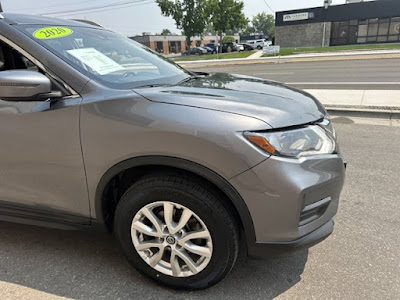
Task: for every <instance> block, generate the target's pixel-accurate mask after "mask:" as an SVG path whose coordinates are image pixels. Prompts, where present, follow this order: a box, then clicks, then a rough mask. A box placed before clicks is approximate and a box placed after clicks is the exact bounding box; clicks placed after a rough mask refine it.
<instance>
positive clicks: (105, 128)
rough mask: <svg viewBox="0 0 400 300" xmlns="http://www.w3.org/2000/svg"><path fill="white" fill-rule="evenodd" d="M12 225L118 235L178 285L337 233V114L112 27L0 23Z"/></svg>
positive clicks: (2, 189)
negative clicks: (188, 64) (204, 67)
mask: <svg viewBox="0 0 400 300" xmlns="http://www.w3.org/2000/svg"><path fill="white" fill-rule="evenodd" d="M0 99H1V100H0V140H1V147H0V220H3V221H12V222H23V223H30V224H36V225H44V226H50V227H55V228H103V229H106V230H107V231H109V232H112V233H113V234H114V235H115V236H116V238H117V239H118V241H119V243H120V245H121V249H122V251H123V253H124V254H125V256H126V257H127V259H128V260H129V262H130V263H131V264H132V265H133V266H134V267H135V268H137V269H138V270H140V271H141V272H142V273H144V274H146V275H147V276H149V277H151V278H153V279H154V280H156V281H158V282H160V283H164V284H166V285H169V286H172V287H180V288H192V289H200V288H206V287H209V286H211V285H213V284H215V283H217V282H218V281H219V280H221V279H222V278H223V277H225V276H226V275H227V274H228V273H229V271H230V270H231V269H232V267H233V265H234V264H235V261H236V258H237V255H238V251H239V246H240V245H243V249H246V251H247V253H248V255H249V256H250V257H256V258H257V257H258V258H260V257H266V256H270V255H275V254H281V253H286V252H288V251H289V252H290V251H293V250H296V249H301V248H304V247H310V246H312V245H314V244H316V243H317V242H319V241H321V240H323V239H324V238H326V237H327V236H328V235H329V234H330V233H331V232H332V230H333V221H332V218H333V217H334V215H335V214H336V212H337V209H338V201H339V195H340V192H341V190H342V186H343V182H344V174H345V164H344V161H343V159H342V156H341V154H340V152H339V147H338V145H337V142H336V134H335V131H334V129H333V127H332V125H331V123H330V120H329V116H328V114H327V113H326V110H325V109H324V107H323V106H322V105H321V104H320V103H319V102H318V101H317V100H316V99H315V98H313V97H312V96H310V95H309V94H307V93H305V92H303V91H300V90H297V89H294V88H292V87H289V86H286V85H283V84H280V83H277V82H272V81H266V80H262V79H258V78H253V77H245V76H238V75H228V74H206V73H193V72H189V71H187V70H185V69H183V68H181V67H180V66H178V65H175V64H174V63H172V62H171V61H168V60H166V59H165V58H164V57H162V56H160V55H158V54H157V53H155V52H153V51H151V50H150V49H148V48H146V47H144V46H142V45H140V44H137V43H136V42H134V41H132V40H130V39H128V38H125V37H123V36H120V35H118V34H115V33H113V32H110V31H108V30H106V29H103V28H99V27H96V26H91V25H89V24H83V23H79V22H74V21H68V20H59V19H51V18H43V17H35V16H27V15H17V14H3V15H1V16H0Z"/></svg>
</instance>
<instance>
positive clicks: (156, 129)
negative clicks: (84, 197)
mask: <svg viewBox="0 0 400 300" xmlns="http://www.w3.org/2000/svg"><path fill="white" fill-rule="evenodd" d="M102 92H103V93H102ZM102 92H99V91H96V89H93V93H91V92H88V93H87V94H86V96H84V101H83V104H82V107H81V138H82V150H83V155H84V159H85V166H86V173H87V179H88V186H89V196H90V199H91V201H92V205H91V211H92V216H94V217H95V218H96V212H95V203H94V202H95V195H96V189H97V187H98V184H99V182H100V180H101V178H102V176H103V175H104V174H105V173H106V172H107V171H108V170H109V169H110V168H112V167H113V166H114V165H116V164H118V163H120V162H123V161H125V160H128V159H132V158H137V157H142V156H166V157H177V158H180V159H185V160H188V161H191V162H193V163H197V164H200V165H202V166H204V167H206V168H208V169H210V170H212V171H214V172H215V173H217V174H219V175H220V176H222V177H223V178H224V179H226V180H229V179H230V178H232V177H234V176H236V175H238V174H240V173H242V172H245V171H246V170H248V169H249V168H251V167H253V166H255V165H256V164H258V163H260V162H262V161H263V160H265V159H267V158H268V155H267V154H265V153H262V152H261V151H259V150H257V149H256V148H254V146H252V145H250V143H249V142H248V141H246V140H245V138H244V137H243V135H242V132H243V131H246V130H264V129H268V128H269V127H268V125H267V124H266V123H264V122H262V121H260V120H257V119H254V118H250V117H246V116H240V115H235V114H231V113H225V112H219V111H213V110H207V109H199V108H195V107H188V106H183V105H172V104H165V103H157V102H152V101H149V100H147V99H145V98H143V97H142V96H139V95H137V94H136V93H134V92H129V91H125V92H123V91H115V90H114V91H111V90H108V91H106V90H103V91H102ZM108 93H109V94H108ZM118 94H120V95H118ZM100 95H101V96H100ZM100 97H101V98H100ZM98 99H101V100H98Z"/></svg>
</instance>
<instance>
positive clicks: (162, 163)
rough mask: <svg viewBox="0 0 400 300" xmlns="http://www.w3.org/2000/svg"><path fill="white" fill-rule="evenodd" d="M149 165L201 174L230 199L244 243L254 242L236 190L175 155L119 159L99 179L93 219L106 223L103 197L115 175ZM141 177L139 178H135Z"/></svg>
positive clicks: (207, 171) (252, 229) (216, 175)
mask: <svg viewBox="0 0 400 300" xmlns="http://www.w3.org/2000/svg"><path fill="white" fill-rule="evenodd" d="M147 167H150V168H152V169H153V170H154V169H157V168H158V167H159V168H160V169H162V168H173V169H177V170H182V171H185V172H188V173H192V174H194V175H196V176H199V177H201V178H202V179H204V180H206V181H207V182H209V183H211V184H212V185H214V186H215V187H216V188H217V189H219V190H220V191H221V192H222V193H223V194H224V195H225V196H226V198H227V199H228V200H229V201H230V204H231V205H232V206H233V208H234V209H235V210H236V213H237V215H238V217H239V218H240V220H239V221H240V222H241V224H242V226H243V231H244V236H245V240H246V242H247V245H248V246H250V245H252V244H254V243H255V241H256V239H255V231H254V225H253V221H252V218H251V215H250V212H249V210H248V208H247V205H246V203H245V202H244V200H243V199H242V197H241V196H240V194H239V193H238V192H237V191H236V189H235V188H234V187H233V186H232V185H231V184H230V183H229V182H228V181H227V180H226V179H224V178H223V177H222V176H220V175H219V174H217V173H216V172H214V171H213V170H211V169H209V168H207V167H205V166H203V165H200V164H198V163H195V162H192V161H189V160H186V159H181V158H177V157H169V156H141V157H135V158H131V159H127V160H125V161H122V162H120V163H118V164H116V165H114V166H113V167H111V168H110V169H109V170H108V171H107V172H106V173H105V174H104V175H103V176H102V178H101V179H100V181H99V183H98V185H97V189H96V194H95V211H96V221H97V222H98V223H100V224H103V225H105V226H107V225H106V220H105V218H104V207H105V205H106V204H107V202H108V201H111V200H107V199H105V192H106V189H107V187H108V186H109V184H110V183H111V181H112V180H113V179H114V178H116V177H117V176H118V175H119V174H122V173H124V172H126V171H131V172H133V173H132V174H135V171H138V173H140V170H143V168H147ZM138 178H140V177H138Z"/></svg>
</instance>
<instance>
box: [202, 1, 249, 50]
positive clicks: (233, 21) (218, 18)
mask: <svg viewBox="0 0 400 300" xmlns="http://www.w3.org/2000/svg"><path fill="white" fill-rule="evenodd" d="M208 4H209V5H208V14H209V16H210V23H211V24H212V25H213V27H214V29H215V31H216V32H218V34H219V36H220V41H222V35H223V34H224V33H225V32H227V31H229V30H234V29H242V28H245V27H246V26H247V25H248V23H249V20H248V19H247V18H246V17H245V15H244V13H243V8H244V3H243V1H237V0H209V2H208ZM219 49H220V52H221V51H222V47H219Z"/></svg>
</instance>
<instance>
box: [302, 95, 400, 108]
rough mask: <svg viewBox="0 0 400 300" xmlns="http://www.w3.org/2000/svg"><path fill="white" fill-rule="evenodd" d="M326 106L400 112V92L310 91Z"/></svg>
mask: <svg viewBox="0 0 400 300" xmlns="http://www.w3.org/2000/svg"><path fill="white" fill-rule="evenodd" d="M305 91H306V92H308V93H310V94H311V95H313V96H314V97H315V98H317V99H318V100H319V101H321V102H322V104H324V105H330V106H338V107H343V106H351V107H359V108H374V109H391V110H399V112H400V90H332V89H328V90H326V89H324V90H319V89H308V90H305Z"/></svg>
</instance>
